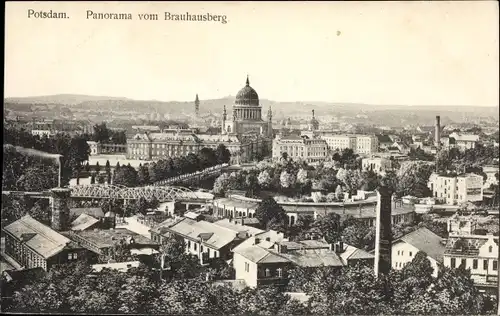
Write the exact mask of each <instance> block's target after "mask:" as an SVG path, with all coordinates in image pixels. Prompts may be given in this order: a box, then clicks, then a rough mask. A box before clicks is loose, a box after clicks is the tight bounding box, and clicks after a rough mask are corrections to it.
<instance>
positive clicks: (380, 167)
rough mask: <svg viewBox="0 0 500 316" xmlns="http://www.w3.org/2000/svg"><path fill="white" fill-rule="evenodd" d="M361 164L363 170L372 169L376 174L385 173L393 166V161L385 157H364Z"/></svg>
mask: <svg viewBox="0 0 500 316" xmlns="http://www.w3.org/2000/svg"><path fill="white" fill-rule="evenodd" d="M361 166H362V168H363V170H372V171H373V172H375V173H376V174H383V173H385V172H386V171H387V170H390V169H391V168H392V162H391V160H390V159H387V158H383V157H371V158H363V160H362V162H361Z"/></svg>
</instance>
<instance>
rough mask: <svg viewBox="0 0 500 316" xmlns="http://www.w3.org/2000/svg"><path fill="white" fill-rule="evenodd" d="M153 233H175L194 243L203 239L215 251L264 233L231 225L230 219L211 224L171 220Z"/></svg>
mask: <svg viewBox="0 0 500 316" xmlns="http://www.w3.org/2000/svg"><path fill="white" fill-rule="evenodd" d="M151 231H152V232H155V233H159V234H164V233H166V232H173V233H175V234H177V235H181V236H183V237H185V238H188V239H191V240H193V241H199V240H200V239H201V240H202V242H203V244H204V245H206V246H208V247H211V248H214V249H221V248H222V247H224V246H226V245H229V244H230V243H231V242H233V241H235V240H242V239H246V238H248V237H249V236H252V235H255V234H258V233H261V232H263V230H261V229H258V228H254V227H251V226H245V225H241V224H235V223H231V222H229V220H228V219H223V220H220V221H217V222H215V223H210V222H207V221H203V220H201V221H196V220H193V219H190V218H181V219H169V220H166V221H165V222H163V223H162V224H160V225H159V226H158V227H156V228H155V229H152V230H151Z"/></svg>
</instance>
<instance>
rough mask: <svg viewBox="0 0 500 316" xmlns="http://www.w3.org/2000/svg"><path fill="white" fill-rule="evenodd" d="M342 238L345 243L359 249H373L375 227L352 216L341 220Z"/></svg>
mask: <svg viewBox="0 0 500 316" xmlns="http://www.w3.org/2000/svg"><path fill="white" fill-rule="evenodd" d="M342 239H343V241H344V242H346V243H347V244H349V245H351V246H354V247H356V248H360V249H366V250H368V249H373V247H374V246H375V228H374V227H370V226H368V225H366V224H364V222H362V221H361V220H359V219H355V218H352V217H349V218H347V219H346V220H344V221H343V222H342Z"/></svg>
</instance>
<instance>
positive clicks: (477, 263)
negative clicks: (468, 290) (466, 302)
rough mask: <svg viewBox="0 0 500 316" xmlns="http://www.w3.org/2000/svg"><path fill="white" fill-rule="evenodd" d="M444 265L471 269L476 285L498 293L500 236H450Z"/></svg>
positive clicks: (484, 289)
mask: <svg viewBox="0 0 500 316" xmlns="http://www.w3.org/2000/svg"><path fill="white" fill-rule="evenodd" d="M443 263H444V266H445V267H450V268H458V267H459V266H460V265H462V266H463V267H464V268H465V269H470V272H471V278H472V279H473V280H474V285H475V286H476V287H478V288H479V289H480V290H481V291H486V292H489V293H492V294H497V286H498V285H497V282H498V236H493V235H487V236H484V235H454V236H450V238H448V240H447V243H446V251H445V253H444V262H443Z"/></svg>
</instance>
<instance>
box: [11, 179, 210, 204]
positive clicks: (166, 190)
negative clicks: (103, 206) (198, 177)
mask: <svg viewBox="0 0 500 316" xmlns="http://www.w3.org/2000/svg"><path fill="white" fill-rule="evenodd" d="M70 190H71V198H77V199H116V200H124V201H126V200H138V199H140V198H145V199H147V200H151V199H154V198H156V199H158V201H160V203H162V202H169V201H180V202H190V203H197V202H198V203H202V202H208V201H210V200H212V199H213V195H212V194H211V193H206V192H194V191H192V190H190V189H188V188H184V187H176V186H144V187H133V188H129V187H126V186H121V185H110V184H90V185H80V186H74V187H71V188H70ZM2 194H3V195H12V196H29V197H31V198H50V196H51V193H50V191H44V192H21V191H2Z"/></svg>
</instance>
